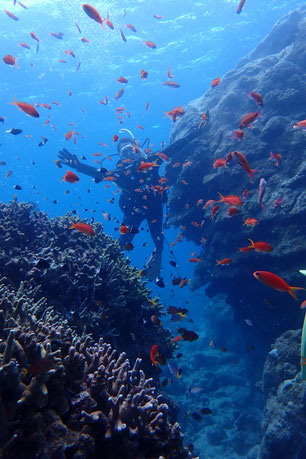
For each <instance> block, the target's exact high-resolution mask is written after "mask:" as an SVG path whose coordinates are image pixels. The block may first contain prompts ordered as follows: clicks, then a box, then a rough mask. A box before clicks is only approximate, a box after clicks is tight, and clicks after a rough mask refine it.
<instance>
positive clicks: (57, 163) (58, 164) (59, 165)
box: [54, 159, 63, 169]
mask: <svg viewBox="0 0 306 459" xmlns="http://www.w3.org/2000/svg"><path fill="white" fill-rule="evenodd" d="M54 163H55V165H56V167H58V168H59V169H61V168H62V167H63V166H62V164H61V162H60V161H59V159H55V160H54Z"/></svg>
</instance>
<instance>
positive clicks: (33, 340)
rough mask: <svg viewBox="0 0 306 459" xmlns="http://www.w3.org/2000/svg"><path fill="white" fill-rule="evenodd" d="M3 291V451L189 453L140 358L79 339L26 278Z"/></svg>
mask: <svg viewBox="0 0 306 459" xmlns="http://www.w3.org/2000/svg"><path fill="white" fill-rule="evenodd" d="M0 296H1V302H0V362H1V365H0V455H1V457H3V458H4V459H14V458H18V459H27V458H29V457H31V458H32V457H40V458H68V457H69V458H98V457H103V458H106V459H108V458H112V459H115V458H116V459H117V458H118V459H120V458H130V459H135V458H158V457H165V458H167V459H170V458H186V457H188V454H189V453H188V452H187V451H186V450H185V449H184V448H183V446H182V435H181V432H180V427H179V425H178V424H177V423H174V425H172V424H171V423H170V422H169V421H168V418H167V412H168V405H167V404H166V403H164V401H163V400H162V397H161V396H156V395H155V393H156V390H155V388H154V387H152V385H151V383H152V378H150V379H146V377H145V374H144V372H143V371H142V370H141V369H140V359H136V361H135V364H134V366H133V367H131V365H130V363H129V360H128V359H127V358H126V354H125V353H124V352H122V353H118V352H117V351H116V350H114V349H113V348H112V346H111V345H110V344H106V343H104V342H103V340H102V339H100V340H99V342H98V343H94V341H93V339H92V338H91V337H90V336H88V335H87V336H86V337H83V338H80V337H79V336H78V335H77V333H76V332H75V331H73V330H72V329H71V328H70V327H69V326H68V323H67V321H66V320H63V319H62V318H61V317H60V315H58V314H57V313H56V311H55V310H54V308H52V307H50V306H48V304H47V303H48V302H47V300H46V299H45V298H41V299H39V300H38V301H35V300H34V299H33V296H35V289H32V290H31V289H29V288H26V287H25V284H24V283H23V282H22V283H21V284H20V287H19V289H18V291H15V290H14V289H13V288H12V286H11V285H10V282H9V281H8V279H6V278H1V279H0Z"/></svg>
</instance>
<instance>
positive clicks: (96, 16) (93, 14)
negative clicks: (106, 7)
mask: <svg viewBox="0 0 306 459" xmlns="http://www.w3.org/2000/svg"><path fill="white" fill-rule="evenodd" d="M82 8H83V10H84V11H85V13H86V14H87V16H89V17H90V18H91V19H93V20H94V21H96V22H98V23H99V24H101V26H102V27H103V20H102V18H101V16H100V13H99V12H98V11H97V10H96V9H95V8H94V7H93V6H91V5H88V3H84V5H83V6H82Z"/></svg>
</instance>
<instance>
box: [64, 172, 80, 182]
mask: <svg viewBox="0 0 306 459" xmlns="http://www.w3.org/2000/svg"><path fill="white" fill-rule="evenodd" d="M62 180H63V182H67V183H77V182H78V181H79V180H80V179H79V177H78V176H77V175H76V174H75V173H74V172H72V171H67V172H66V173H65V175H64V177H63V178H62Z"/></svg>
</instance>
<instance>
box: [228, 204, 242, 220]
mask: <svg viewBox="0 0 306 459" xmlns="http://www.w3.org/2000/svg"><path fill="white" fill-rule="evenodd" d="M240 213H241V211H240V210H239V209H237V207H229V209H228V210H227V212H226V214H227V216H228V217H229V218H231V217H233V216H234V215H237V214H240Z"/></svg>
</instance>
